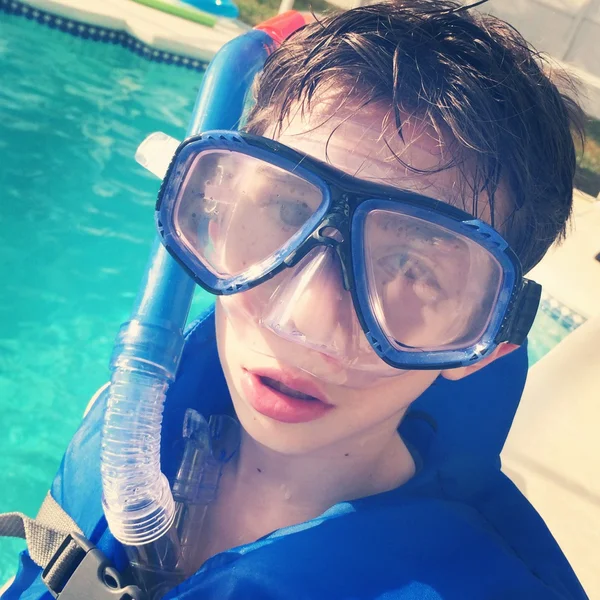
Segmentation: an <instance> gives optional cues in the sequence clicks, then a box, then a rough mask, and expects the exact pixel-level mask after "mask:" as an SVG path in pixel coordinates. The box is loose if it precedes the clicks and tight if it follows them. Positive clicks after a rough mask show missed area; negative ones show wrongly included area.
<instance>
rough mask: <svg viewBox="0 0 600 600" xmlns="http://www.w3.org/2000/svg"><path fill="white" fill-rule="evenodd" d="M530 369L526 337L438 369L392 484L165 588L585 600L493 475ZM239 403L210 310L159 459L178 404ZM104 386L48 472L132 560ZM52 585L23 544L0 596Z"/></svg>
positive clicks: (84, 523)
mask: <svg viewBox="0 0 600 600" xmlns="http://www.w3.org/2000/svg"><path fill="white" fill-rule="evenodd" d="M526 373H527V355H526V349H525V348H521V349H520V350H518V351H517V352H514V353H512V354H511V355H509V356H507V357H505V358H503V359H501V360H498V361H496V362H495V363H493V364H492V365H490V366H488V367H486V368H485V369H483V370H481V371H479V372H478V373H475V374H473V375H471V376H470V377H468V378H465V379H464V380H461V381H458V382H450V381H446V380H443V379H439V380H438V382H436V383H435V384H434V385H433V386H432V387H431V388H430V389H429V390H427V392H426V393H425V394H423V396H422V397H421V398H419V399H418V400H417V401H416V402H415V403H414V404H413V405H412V407H411V410H410V413H409V414H408V416H407V417H406V418H405V419H404V421H403V423H402V425H401V427H400V432H401V434H402V436H403V438H404V439H405V440H406V441H407V443H408V444H409V445H410V447H411V449H413V450H414V451H415V455H416V456H417V458H418V462H419V465H420V469H419V471H418V472H417V474H416V475H415V477H414V478H413V479H412V480H410V481H409V482H408V483H406V484H405V485H403V486H401V487H400V488H398V489H396V490H392V491H389V492H386V493H382V494H378V495H375V496H371V497H367V498H362V499H360V500H355V501H351V502H343V503H340V504H337V505H335V506H333V507H332V508H331V509H329V510H328V511H326V512H325V513H324V514H322V515H321V516H320V517H318V518H316V519H313V520H311V521H308V522H306V523H302V524H300V525H296V526H293V527H287V528H285V529H281V530H278V531H275V532H273V533H271V534H269V535H266V536H265V537H263V538H261V539H259V540H258V541H256V542H254V543H251V544H247V545H245V546H241V547H239V548H235V549H232V550H229V551H227V552H223V553H221V554H218V555H217V556H215V557H213V558H211V559H210V560H208V561H207V562H206V563H205V564H204V565H203V567H202V568H201V569H200V570H199V571H198V572H197V573H196V574H195V575H193V576H192V577H190V578H189V579H188V580H186V581H185V582H183V583H182V584H180V585H179V586H178V587H177V588H175V589H174V590H172V591H171V592H170V593H169V594H168V596H167V598H171V599H175V598H177V599H180V600H184V599H190V600H191V599H193V598H199V599H202V600H209V599H214V600H228V599H240V600H241V599H243V600H251V599H257V600H270V599H278V600H282V599H285V600H321V599H322V600H325V599H327V600H336V599H346V600H349V599H356V600H358V599H360V600H371V599H380V600H470V599H473V600H521V599H522V600H537V599H548V600H551V599H556V600H558V599H563V600H575V599H583V598H586V595H585V593H584V591H583V589H582V588H581V586H580V584H579V582H578V581H577V578H576V577H575V575H574V573H573V571H572V570H571V568H570V566H569V564H568V562H567V560H566V559H565V557H564V556H563V554H562V552H561V551H560V549H559V547H558V546H557V544H556V542H555V541H554V539H553V538H552V536H551V534H550V532H549V531H548V529H547V528H546V526H545V524H544V522H543V521H542V519H541V518H540V516H539V515H538V514H537V513H536V511H535V510H534V509H533V508H532V507H531V505H530V504H529V503H528V502H527V500H526V499H525V498H524V497H523V496H522V495H521V493H520V492H519V491H518V490H517V489H516V487H515V486H514V485H513V484H512V483H511V482H510V481H509V480H508V479H507V478H506V477H505V476H504V475H503V474H502V473H501V471H500V461H499V454H500V450H501V449H502V445H503V444H504V441H505V439H506V436H507V434H508V431H509V428H510V425H511V422H512V419H513V417H514V414H515V411H516V409H517V406H518V403H519V399H520V396H521V392H522V389H523V386H524V383H525V378H526ZM190 406H191V407H194V408H196V409H197V410H199V411H200V412H202V413H203V414H205V415H210V414H215V413H221V414H223V413H230V414H233V409H232V406H231V400H230V398H229V394H228V391H227V386H226V383H225V379H224V376H223V372H222V370H221V366H220V363H219V359H218V356H217V350H216V341H215V333H214V312H213V310H209V311H208V312H207V313H206V314H205V315H203V316H202V317H201V318H200V319H198V320H197V321H195V322H194V323H193V324H192V325H191V326H190V328H189V330H188V332H187V334H186V346H185V350H184V354H183V357H182V362H181V365H180V369H179V373H178V377H177V380H176V382H175V383H174V384H173V385H172V386H171V389H170V391H169V395H168V398H167V403H166V407H165V417H164V424H163V434H162V465H163V471H164V472H165V474H166V475H167V477H169V478H171V479H172V477H173V475H174V470H175V468H176V466H177V465H178V462H179V458H180V456H181V452H182V447H183V445H182V440H181V425H182V421H183V416H184V413H185V410H186V409H187V408H189V407H190ZM104 407H105V398H104V397H100V399H99V400H98V401H97V402H96V404H95V405H94V406H93V407H92V408H91V410H90V412H89V413H88V414H87V416H86V417H85V419H84V420H83V422H82V424H81V427H80V428H79V430H78V431H77V433H76V434H75V436H74V437H73V439H72V441H71V443H70V444H69V447H68V449H67V451H66V453H65V456H64V458H63V461H62V463H61V466H60V469H59V471H58V474H57V475H56V477H55V479H54V482H53V484H52V488H51V493H52V495H53V497H54V498H55V499H56V500H57V501H58V502H59V503H60V504H61V505H62V506H63V508H64V509H65V510H66V511H67V513H68V514H69V515H71V517H72V518H73V519H74V520H75V521H76V522H77V523H78V525H79V526H80V528H81V529H82V531H83V533H84V534H85V535H86V536H87V538H88V539H89V540H91V541H92V542H93V543H94V544H96V545H97V546H98V547H99V548H100V549H101V550H103V552H104V553H105V554H106V555H108V556H109V557H111V558H112V560H113V562H114V563H115V565H116V566H117V568H119V569H122V568H124V567H125V565H126V561H125V557H124V553H123V551H122V549H121V547H120V546H119V544H118V542H116V541H115V540H114V538H113V537H112V536H111V534H110V532H109V531H108V529H107V526H106V520H105V519H104V516H103V513H102V507H101V480H100V469H99V454H100V436H101V426H102V418H103V412H104ZM17 598H21V599H27V600H33V599H36V600H37V599H40V598H44V600H50V599H51V595H50V593H49V592H48V590H47V589H46V587H45V586H44V584H43V583H42V582H41V579H40V569H39V567H37V566H36V565H35V564H34V563H33V562H32V561H31V559H30V558H29V556H28V554H27V553H26V552H23V553H22V555H21V557H20V568H19V572H18V574H17V577H16V579H15V582H14V583H13V585H12V586H11V587H10V589H9V590H8V591H7V592H5V594H4V596H3V599H5V600H15V599H17Z"/></svg>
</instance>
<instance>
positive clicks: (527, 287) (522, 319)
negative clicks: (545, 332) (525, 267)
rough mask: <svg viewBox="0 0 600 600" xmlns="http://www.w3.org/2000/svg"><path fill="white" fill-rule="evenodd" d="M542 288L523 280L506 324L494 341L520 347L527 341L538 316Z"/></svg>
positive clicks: (510, 307) (514, 297)
mask: <svg viewBox="0 0 600 600" xmlns="http://www.w3.org/2000/svg"><path fill="white" fill-rule="evenodd" d="M541 296H542V286H541V285H540V284H539V283H536V282H535V281H531V280H530V279H523V285H522V286H521V289H520V290H519V291H518V292H516V293H515V295H514V296H513V300H512V302H511V304H510V306H509V309H508V312H507V315H506V317H505V320H504V323H503V324H502V327H501V328H500V331H499V332H498V335H497V336H496V339H495V340H494V341H495V342H496V343H497V344H499V343H501V342H509V343H511V344H517V345H518V346H520V345H521V344H523V342H524V341H525V340H526V339H527V334H528V333H529V330H530V329H531V326H532V325H533V321H534V319H535V315H536V314H537V311H538V308H539V305H540V298H541Z"/></svg>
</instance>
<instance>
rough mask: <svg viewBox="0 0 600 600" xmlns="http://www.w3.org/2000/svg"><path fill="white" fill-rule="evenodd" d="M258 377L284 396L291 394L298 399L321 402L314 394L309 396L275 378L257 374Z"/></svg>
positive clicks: (264, 383)
mask: <svg viewBox="0 0 600 600" xmlns="http://www.w3.org/2000/svg"><path fill="white" fill-rule="evenodd" d="M259 379H260V381H261V383H262V384H263V385H266V386H267V387H270V388H271V389H274V390H276V391H278V392H281V393H282V394H285V395H286V396H291V397H292V398H298V400H313V401H315V402H321V400H319V398H315V396H310V395H309V394H305V393H303V392H300V391H298V390H295V389H293V388H291V387H288V386H287V385H285V384H283V383H281V381H277V380H276V379H272V378H271V377H264V376H260V375H259Z"/></svg>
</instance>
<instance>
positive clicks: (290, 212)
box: [263, 198, 314, 231]
mask: <svg viewBox="0 0 600 600" xmlns="http://www.w3.org/2000/svg"><path fill="white" fill-rule="evenodd" d="M263 206H264V207H265V208H266V210H267V212H268V214H269V216H270V218H271V219H273V220H274V221H275V222H276V223H278V224H279V225H281V226H282V227H286V228H287V227H289V228H292V229H293V230H294V231H297V230H298V229H300V227H302V226H303V225H304V224H305V223H306V222H307V221H308V220H309V219H310V217H311V216H312V215H313V212H314V211H313V209H312V208H311V207H310V206H309V205H308V204H307V203H306V202H303V201H302V200H294V199H291V200H290V199H285V198H276V199H275V198H272V199H271V200H269V201H268V202H266V203H265V204H263Z"/></svg>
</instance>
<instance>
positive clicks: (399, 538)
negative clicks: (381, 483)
mask: <svg viewBox="0 0 600 600" xmlns="http://www.w3.org/2000/svg"><path fill="white" fill-rule="evenodd" d="M442 487H443V486H442ZM442 487H440V486H437V488H436V486H424V487H423V488H422V489H413V490H412V491H411V492H410V493H396V494H394V493H390V494H383V495H380V496H378V497H373V498H368V499H364V500H363V501H358V502H350V503H343V504H340V505H337V506H335V507H333V508H332V509H331V510H330V511H328V512H327V513H325V514H324V515H323V516H322V517H321V518H319V519H316V520H314V521H311V522H309V523H305V524H303V525H300V526H298V527H294V528H288V529H287V530H281V531H278V532H275V533H274V534H272V535H271V536H267V537H266V538H264V539H263V540H260V541H259V542H257V543H256V544H252V545H250V546H248V547H245V548H241V549H237V550H236V549H234V550H233V551H231V552H229V553H226V555H227V556H226V557H223V556H221V557H217V558H218V560H217V561H216V562H211V561H209V562H208V563H207V564H206V565H205V567H204V568H203V570H202V571H201V572H200V573H199V574H198V575H197V576H196V577H194V578H192V580H191V581H190V582H188V584H187V586H191V588H188V589H194V590H195V591H196V592H197V596H198V597H203V598H204V597H207V598H213V597H214V598H217V597H218V598H221V599H222V598H232V599H233V598H238V597H239V598H247V597H257V598H258V597H260V598H265V599H268V598H286V599H289V600H293V599H298V600H299V599H304V598H307V599H308V598H310V599H311V600H320V599H325V598H326V599H327V600H336V599H340V600H341V599H349V598H361V599H364V600H371V599H373V600H374V599H383V598H385V599H386V600H470V599H473V600H509V599H510V600H558V599H561V600H567V599H569V600H575V599H577V600H579V599H582V598H585V595H584V594H583V593H582V592H581V593H580V592H579V591H578V588H577V587H576V585H575V584H573V585H569V583H568V582H567V583H565V581H563V579H564V577H563V576H562V575H559V576H558V577H554V578H548V577H547V576H546V574H545V573H539V572H538V571H537V563H536V562H535V561H533V563H532V561H531V556H529V555H527V556H526V555H524V554H523V553H522V548H520V547H519V546H518V544H517V545H516V546H515V544H514V543H513V542H514V539H513V536H512V535H509V536H508V537H506V536H505V535H503V531H502V527H500V528H499V527H498V525H499V521H497V520H496V519H490V518H488V516H487V515H486V512H485V510H481V507H480V506H478V505H477V503H472V502H469V501H466V500H465V499H460V498H458V497H452V494H446V493H445V492H444V491H443V489H442ZM436 489H437V491H436ZM542 546H544V547H543V548H542V549H541V550H542V554H543V556H542V557H541V559H544V558H546V559H547V558H548V557H549V556H550V557H551V553H550V554H549V553H548V548H546V547H545V544H542ZM558 552H559V556H562V555H560V551H558ZM541 562H543V560H541ZM565 565H566V568H567V570H568V564H567V563H566V561H565ZM563 567H564V565H563V564H562V563H561V562H560V560H558V559H557V561H555V563H554V568H555V569H557V568H558V571H560V570H561V569H562V568H563ZM567 579H568V578H567ZM224 582H227V583H226V585H227V586H228V587H227V588H223V587H221V586H222V585H224ZM571 583H572V582H571ZM575 583H576V580H575ZM225 589H228V590H230V591H229V592H227V594H225V595H223V594H224V593H225ZM235 590H239V596H238V595H236V594H237V591H235ZM249 593H250V596H248V594H249ZM253 593H254V594H255V595H252V594H253ZM202 594H204V595H202ZM206 594H208V595H206ZM211 594H212V595H211ZM190 597H191V596H190Z"/></svg>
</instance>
